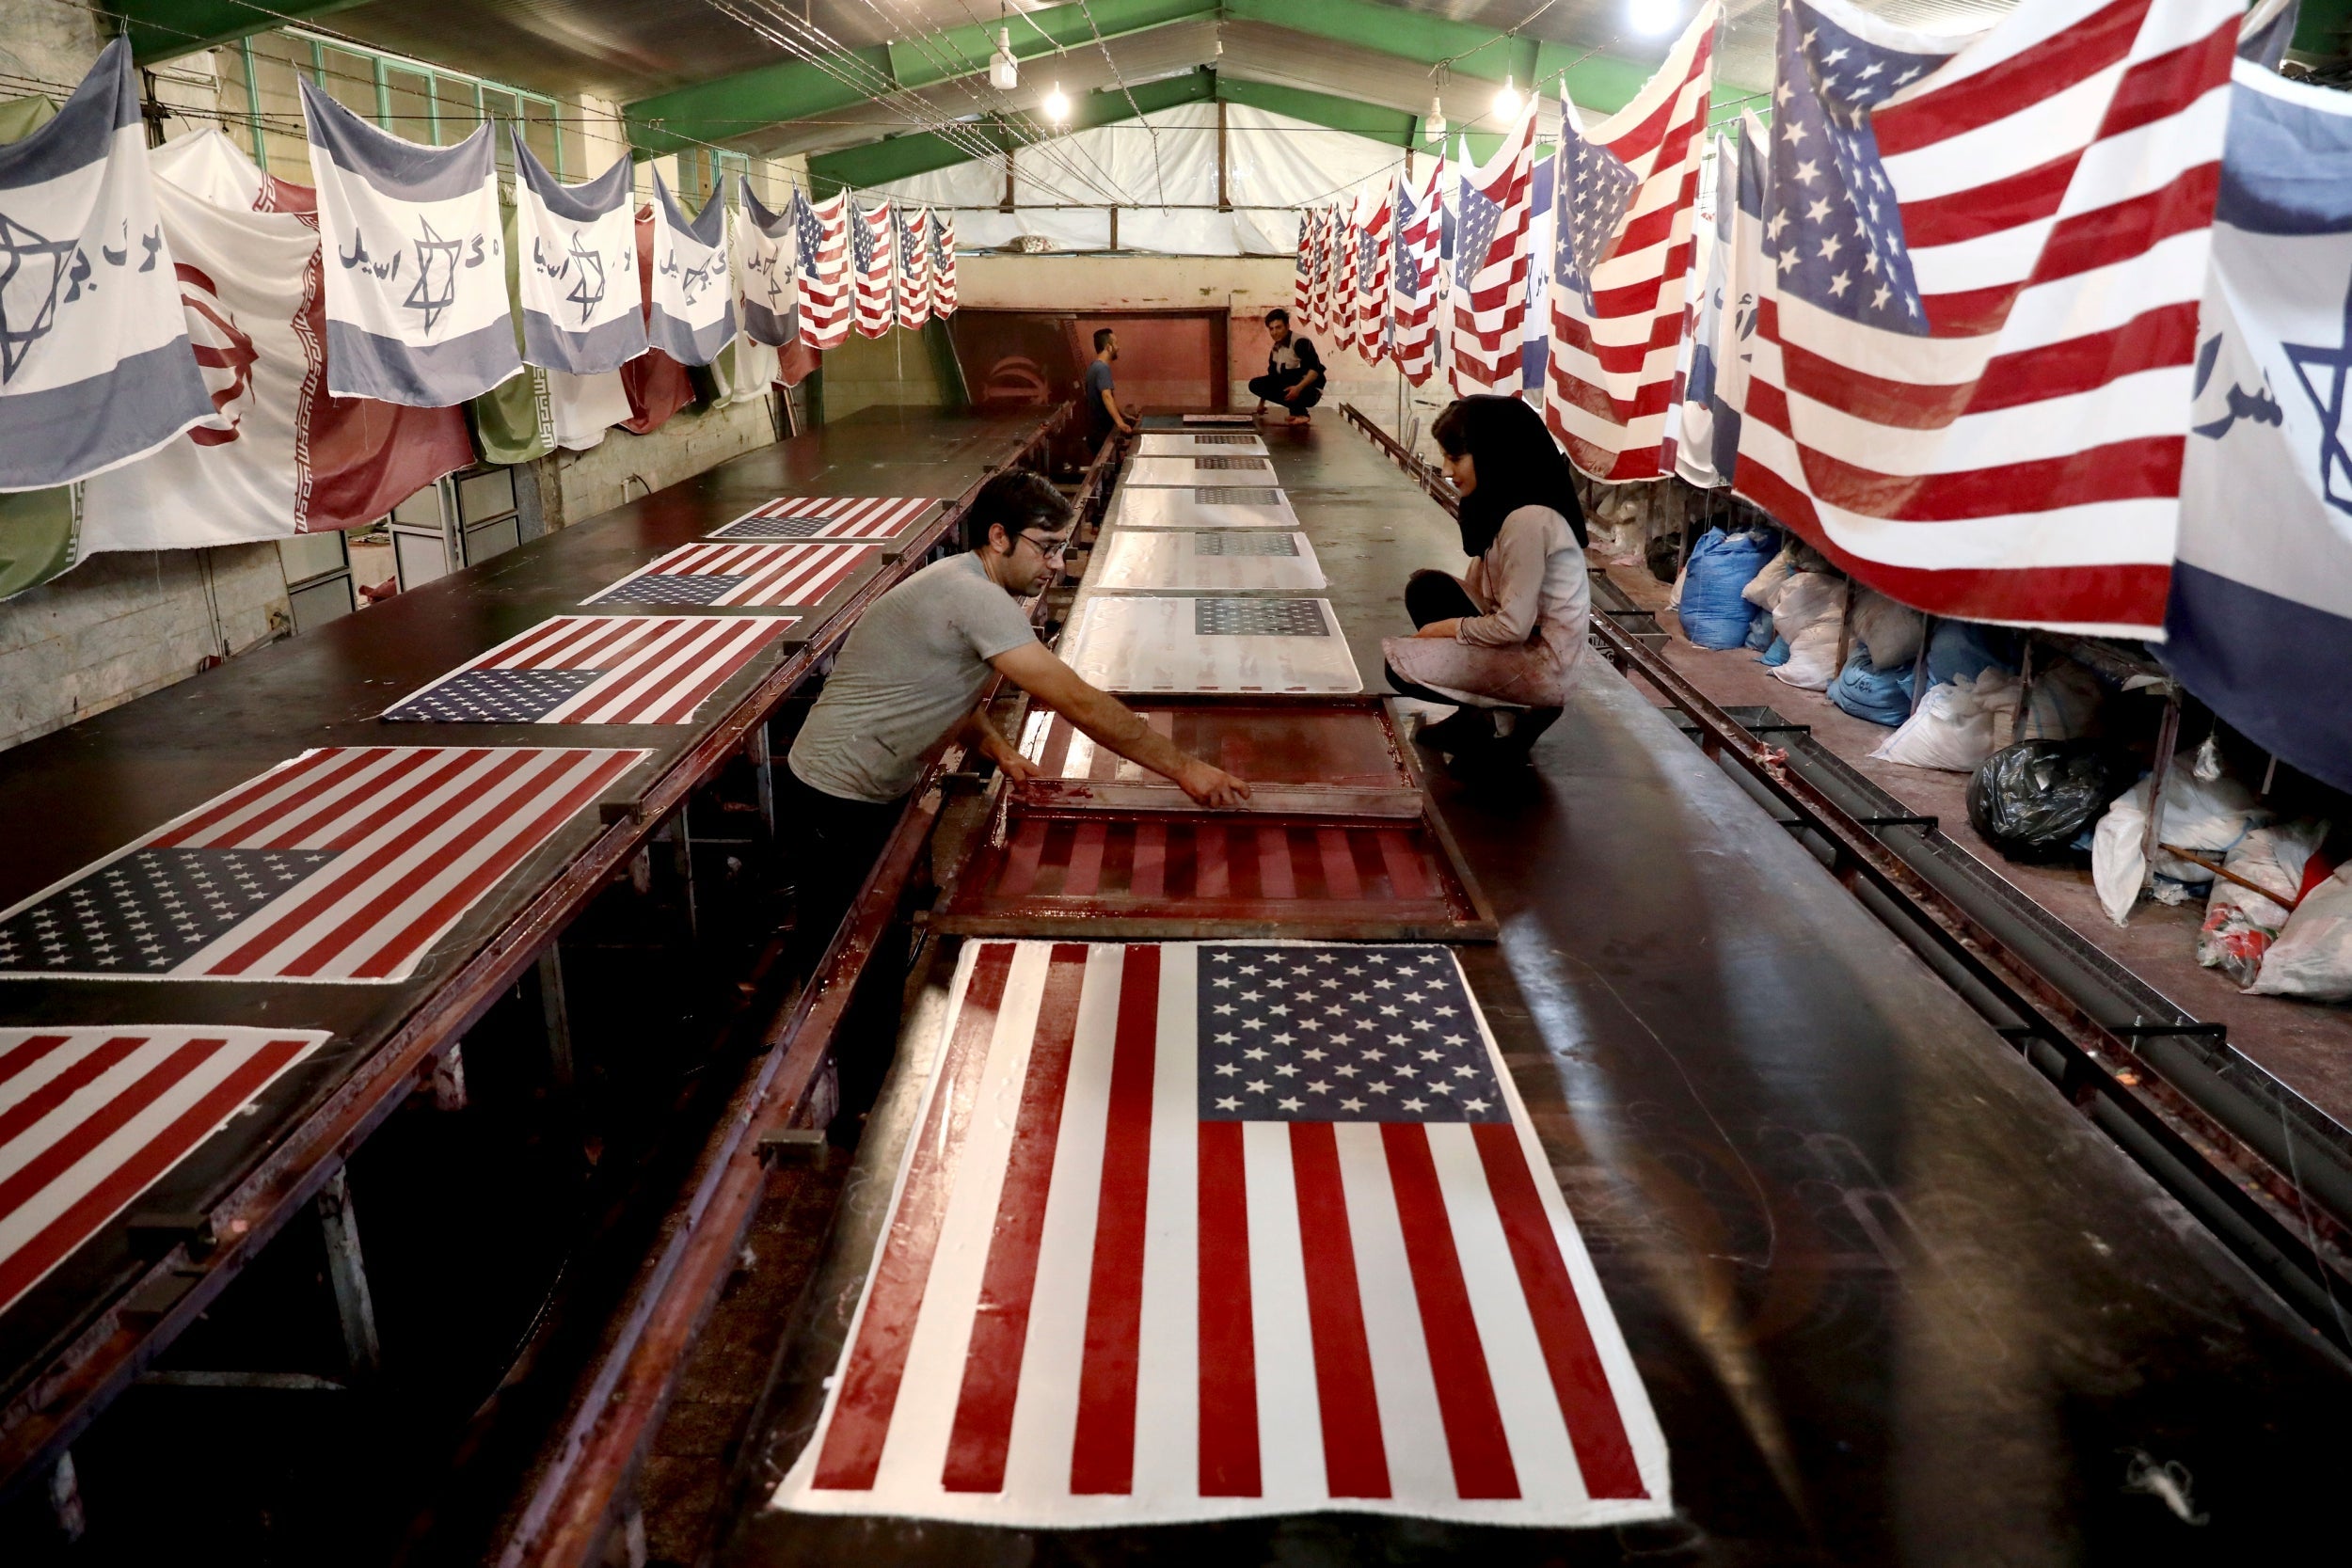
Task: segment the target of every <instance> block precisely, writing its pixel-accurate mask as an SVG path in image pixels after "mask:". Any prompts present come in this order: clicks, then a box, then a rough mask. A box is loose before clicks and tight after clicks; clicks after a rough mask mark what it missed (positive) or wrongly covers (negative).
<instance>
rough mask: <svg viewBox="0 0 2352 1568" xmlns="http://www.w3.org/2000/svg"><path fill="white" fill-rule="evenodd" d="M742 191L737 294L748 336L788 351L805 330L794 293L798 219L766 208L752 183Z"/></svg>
mask: <svg viewBox="0 0 2352 1568" xmlns="http://www.w3.org/2000/svg"><path fill="white" fill-rule="evenodd" d="M742 191H743V210H742V211H741V212H740V213H739V214H736V225H735V228H736V233H735V292H736V303H737V306H738V308H739V309H740V310H741V311H742V314H743V319H742V329H743V336H745V337H746V338H749V339H750V340H751V341H753V342H755V343H765V344H767V345H768V346H769V347H770V348H782V347H783V346H784V345H785V344H787V343H788V342H790V341H792V340H793V339H794V338H795V337H797V336H799V335H800V330H801V328H800V321H799V316H800V312H799V310H798V309H795V305H796V301H795V299H794V297H793V294H794V291H793V287H792V233H793V223H792V219H791V217H790V216H789V215H788V214H784V213H771V212H770V211H769V210H768V209H767V208H766V207H765V206H764V205H762V204H761V202H760V199H759V198H757V197H756V196H754V195H753V194H752V186H751V182H750V181H748V180H747V181H745V182H743V185H742Z"/></svg>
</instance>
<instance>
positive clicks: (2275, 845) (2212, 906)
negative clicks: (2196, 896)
mask: <svg viewBox="0 0 2352 1568" xmlns="http://www.w3.org/2000/svg"><path fill="white" fill-rule="evenodd" d="M2327 836H2328V824H2327V823H2325V822H2312V821H2308V820H2307V821H2302V822H2286V823H2281V824H2280V825H2279V826H2278V827H2275V828H2257V829H2255V830H2254V831H2253V832H2250V833H2248V834H2247V835H2246V837H2245V839H2244V841H2243V842H2241V843H2240V844H2239V845H2238V847H2236V848H2234V849H2233V850H2231V851H2230V853H2229V856H2228V858H2227V859H2226V860H2224V861H2223V862H2222V864H2223V865H2224V866H2226V867H2228V868H2229V870H2230V871H2231V872H2232V873H2233V874H2234V875H2236V876H2239V877H2243V878H2245V879H2247V881H2249V882H2257V883H2260V884H2261V885H2262V886H2263V887H2265V888H2266V889H2268V890H2269V891H2270V892H2271V893H2273V894H2275V895H2277V896H2276V897H2275V898H2265V897H2264V896H2263V895H2261V894H2259V893H2256V892H2255V891H2254V890H2253V889H2251V888H2249V887H2246V886H2244V885H2243V884H2241V883H2238V882H2233V881H2232V880H2230V879H2229V878H2227V877H2216V878H2215V879H2213V896H2212V898H2211V899H2209V900H2207V902H2206V904H2205V923H2204V925H2202V926H2201V927H2199V928H2198V931H2197V961H2198V962H2199V963H2201V964H2202V965H2204V966H2205V967H2206V968H2207V969H2217V970H2219V971H2221V972H2222V973H2223V974H2227V975H2228V976H2229V977H2230V978H2231V979H2233V980H2235V981H2236V982H2237V983H2238V984H2239V985H2241V986H2250V985H2252V984H2253V983H2254V980H2255V976H2256V975H2257V974H2260V973H2261V971H2262V966H2263V955H2264V954H2265V952H2267V951H2268V950H2269V948H2270V945H2271V943H2273V942H2276V941H2278V940H2279V933H2280V929H2281V928H2282V927H2285V925H2286V923H2287V910H2288V906H2289V905H2291V904H2293V903H2294V901H2295V895H2296V894H2297V893H2299V892H2300V891H2302V887H2303V868H2304V867H2305V866H2306V865H2307V864H2309V863H2310V862H2311V858H2312V850H2314V849H2316V848H2318V847H2319V845H2320V841H2321V840H2322V839H2324V838H2326V837H2327Z"/></svg>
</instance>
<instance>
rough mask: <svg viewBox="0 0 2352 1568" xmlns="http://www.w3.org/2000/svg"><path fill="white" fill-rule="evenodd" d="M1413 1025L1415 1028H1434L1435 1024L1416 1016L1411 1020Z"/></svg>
mask: <svg viewBox="0 0 2352 1568" xmlns="http://www.w3.org/2000/svg"><path fill="white" fill-rule="evenodd" d="M1413 1027H1414V1028H1416V1029H1435V1028H1436V1027H1437V1025H1436V1024H1434V1023H1432V1022H1429V1021H1428V1020H1427V1019H1425V1018H1417V1019H1415V1020H1413Z"/></svg>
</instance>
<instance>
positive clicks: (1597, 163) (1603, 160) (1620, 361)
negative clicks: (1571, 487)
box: [1544, 0, 1723, 481]
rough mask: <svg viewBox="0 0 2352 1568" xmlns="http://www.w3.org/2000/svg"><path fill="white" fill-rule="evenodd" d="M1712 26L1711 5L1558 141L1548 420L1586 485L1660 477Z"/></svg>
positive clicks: (1714, 11)
mask: <svg viewBox="0 0 2352 1568" xmlns="http://www.w3.org/2000/svg"><path fill="white" fill-rule="evenodd" d="M1722 20H1723V7H1722V5H1721V4H1719V3H1717V0H1709V3H1708V4H1707V5H1705V6H1702V7H1700V8H1699V12H1698V14H1697V15H1696V16H1695V17H1693V18H1692V21H1691V24H1690V26H1689V27H1688V28H1686V29H1685V30H1684V32H1683V34H1682V36H1681V38H1679V39H1678V40H1676V42H1675V46H1674V48H1672V49H1671V50H1669V51H1668V52H1667V55H1666V59H1665V63H1664V64H1662V65H1661V66H1660V67H1659V68H1658V70H1657V71H1656V72H1655V73H1654V74H1653V75H1652V76H1651V77H1650V79H1649V80H1648V81H1647V82H1646V83H1645V84H1644V85H1643V87H1642V89H1641V90H1640V91H1639V92H1637V93H1635V94H1634V96H1633V100H1632V102H1631V103H1628V104H1627V105H1626V106H1625V107H1624V108H1622V109H1620V110H1618V111H1617V112H1616V113H1615V114H1613V115H1612V116H1610V117H1609V118H1608V119H1606V120H1603V121H1602V122H1601V123H1600V124H1598V125H1596V126H1594V127H1592V129H1591V130H1590V131H1588V132H1586V133H1584V134H1583V135H1581V136H1580V135H1577V134H1576V129H1575V126H1574V124H1573V119H1571V122H1570V125H1569V127H1568V129H1567V130H1566V131H1565V133H1564V143H1563V145H1564V146H1565V147H1566V148H1567V149H1568V150H1569V152H1570V158H1569V161H1568V165H1567V172H1569V173H1570V174H1572V176H1573V178H1570V179H1567V180H1564V181H1562V182H1560V188H1559V190H1558V192H1557V195H1556V196H1555V198H1554V211H1555V212H1556V213H1557V214H1559V220H1560V221H1559V225H1558V227H1557V229H1556V230H1555V231H1554V244H1555V245H1556V246H1557V259H1556V261H1555V263H1554V266H1553V269H1552V278H1551V298H1550V311H1549V314H1550V323H1549V331H1550V343H1549V350H1548V353H1547V356H1546V365H1545V371H1544V418H1545V422H1547V423H1548V424H1549V425H1550V427H1551V433H1552V434H1553V435H1554V436H1558V437H1559V438H1560V442H1561V445H1563V446H1564V447H1565V448H1566V449H1567V453H1568V456H1569V458H1570V460H1572V461H1573V462H1574V463H1575V464H1576V466H1577V467H1580V468H1581V469H1583V470H1584V471H1585V472H1586V473H1588V474H1591V475H1592V476H1593V477H1595V478H1596V479H1605V480H1611V481H1628V480H1646V479H1656V478H1658V477H1660V476H1661V474H1664V473H1666V472H1668V471H1670V466H1668V465H1664V464H1662V463H1661V455H1660V447H1661V443H1662V442H1663V441H1664V439H1665V436H1666V407H1667V404H1668V402H1669V401H1670V399H1671V397H1672V394H1673V390H1674V375H1675V361H1676V358H1677V355H1678V353H1679V351H1680V348H1681V344H1682V325H1683V316H1684V310H1683V300H1684V297H1685V294H1686V293H1687V292H1688V288H1689V276H1690V271H1691V256H1692V239H1691V226H1692V214H1693V210H1694V207H1695V204H1696V202H1697V200H1698V190H1699V163H1700V159H1701V155H1702V154H1703V153H1704V152H1705V151H1706V135H1705V133H1706V130H1707V104H1708V92H1709V90H1710V87H1711V85H1712V82H1713V70H1712V66H1713V38H1714V31H1715V27H1716V25H1717V24H1719V23H1720V22H1721V21H1722ZM1620 171H1622V172H1620ZM1621 193H1623V194H1621ZM1617 214H1622V216H1621V217H1620V216H1618V215H1617ZM1604 257H1605V258H1606V259H1605V260H1603V258H1604ZM1588 284H1589V289H1590V293H1589V295H1588V293H1587V285H1588Z"/></svg>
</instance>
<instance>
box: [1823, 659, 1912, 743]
mask: <svg viewBox="0 0 2352 1568" xmlns="http://www.w3.org/2000/svg"><path fill="white" fill-rule="evenodd" d="M1912 669H1913V667H1912V666H1911V665H1908V664H1904V665H1900V666H1899V667H1897V668H1895V669H1893V670H1882V669H1880V668H1879V667H1878V666H1877V665H1875V664H1872V663H1871V662H1870V651H1869V650H1868V649H1867V648H1865V647H1863V646H1862V645H1861V644H1860V643H1856V644H1855V645H1854V651H1853V655H1852V657H1850V658H1848V659H1847V660H1846V668H1845V670H1844V671H1843V672H1842V673H1840V674H1839V675H1838V677H1837V679H1836V682H1834V683H1833V684H1832V685H1831V687H1830V689H1829V700H1830V701H1831V702H1833V703H1836V705H1838V706H1839V707H1841V708H1844V709H1845V710H1846V711H1847V712H1848V713H1851V714H1852V715H1853V716H1854V717H1855V718H1856V719H1867V720H1868V721H1870V722H1871V723H1873V724H1884V725H1885V726H1886V727H1887V728H1889V729H1893V728H1895V727H1896V726H1897V725H1899V724H1900V723H1901V722H1902V721H1904V720H1906V719H1908V718H1910V717H1911V673H1912Z"/></svg>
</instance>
